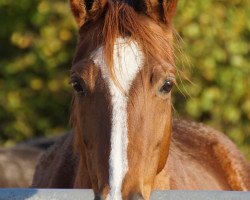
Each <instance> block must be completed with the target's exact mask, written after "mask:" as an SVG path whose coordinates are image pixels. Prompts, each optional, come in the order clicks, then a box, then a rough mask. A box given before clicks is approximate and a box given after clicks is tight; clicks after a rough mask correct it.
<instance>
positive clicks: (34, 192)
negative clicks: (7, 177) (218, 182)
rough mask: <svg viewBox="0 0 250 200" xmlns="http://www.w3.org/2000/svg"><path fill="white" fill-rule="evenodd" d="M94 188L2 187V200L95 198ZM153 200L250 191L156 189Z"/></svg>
mask: <svg viewBox="0 0 250 200" xmlns="http://www.w3.org/2000/svg"><path fill="white" fill-rule="evenodd" d="M93 199H94V195H93V192H92V190H80V189H74V190H73V189H0V200H93ZM151 200H250V192H231V191H230V192H228V191H181V190H179V191H176V190H171V191H155V192H153V193H152V195H151Z"/></svg>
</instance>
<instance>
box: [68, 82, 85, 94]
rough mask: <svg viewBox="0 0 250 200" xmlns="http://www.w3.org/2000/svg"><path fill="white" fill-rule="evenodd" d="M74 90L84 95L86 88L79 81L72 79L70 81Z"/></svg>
mask: <svg viewBox="0 0 250 200" xmlns="http://www.w3.org/2000/svg"><path fill="white" fill-rule="evenodd" d="M71 85H72V87H73V88H74V90H75V91H76V92H77V94H81V95H85V94H86V89H85V88H84V87H83V86H82V84H81V83H80V82H79V81H74V82H72V83H71Z"/></svg>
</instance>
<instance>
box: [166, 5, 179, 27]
mask: <svg viewBox="0 0 250 200" xmlns="http://www.w3.org/2000/svg"><path fill="white" fill-rule="evenodd" d="M177 2H178V0H163V1H162V7H163V16H164V21H165V22H166V23H167V24H169V23H171V22H172V19H173V17H174V14H175V10H176V7H177Z"/></svg>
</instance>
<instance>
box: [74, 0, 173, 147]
mask: <svg viewBox="0 0 250 200" xmlns="http://www.w3.org/2000/svg"><path fill="white" fill-rule="evenodd" d="M172 33H173V27H172V25H171V23H163V22H162V21H160V20H158V19H157V18H154V17H151V16H149V15H147V14H145V13H143V12H140V11H138V9H135V8H133V7H132V6H131V5H129V4H128V3H126V2H123V1H115V2H113V1H108V2H107V3H106V5H105V7H104V8H103V10H102V12H101V13H98V12H96V16H92V18H91V20H89V21H88V22H87V23H86V24H84V25H83V26H82V27H81V28H80V30H79V38H78V45H77V50H76V54H75V58H74V60H73V64H74V63H77V62H79V61H80V60H83V59H91V55H92V53H93V52H94V51H95V50H96V49H97V48H99V47H100V46H103V50H104V57H105V61H106V63H107V66H108V68H109V71H110V74H111V77H112V78H113V80H114V82H115V84H117V86H118V87H119V88H120V89H121V90H122V88H121V86H120V84H119V82H118V81H117V79H116V76H115V73H114V66H113V51H114V45H115V40H116V39H117V38H119V37H123V38H124V37H126V38H129V40H134V41H136V42H137V43H138V45H139V47H140V48H141V50H142V51H143V53H144V56H145V62H148V60H149V59H150V58H153V60H154V61H155V62H156V64H161V63H162V61H163V60H164V61H167V62H169V63H170V64H171V65H173V66H175V65H174V59H173V57H174V56H173V45H172V38H173V37H172ZM73 102H74V100H73ZM72 105H73V109H72V113H71V123H72V125H73V128H75V129H77V128H76V126H77V124H79V123H78V122H77V117H76V113H77V111H76V112H75V111H74V110H75V109H76V108H74V107H76V106H74V103H72ZM75 132H76V133H75V135H76V137H75V142H76V144H75V147H76V148H77V149H78V150H79V151H81V150H80V149H82V148H83V142H82V135H81V134H80V133H79V132H78V131H77V130H75Z"/></svg>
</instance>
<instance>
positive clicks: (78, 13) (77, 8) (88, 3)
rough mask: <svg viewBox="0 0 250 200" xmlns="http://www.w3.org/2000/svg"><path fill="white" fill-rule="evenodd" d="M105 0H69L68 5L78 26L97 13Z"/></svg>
mask: <svg viewBox="0 0 250 200" xmlns="http://www.w3.org/2000/svg"><path fill="white" fill-rule="evenodd" d="M106 2H107V0H70V7H71V10H72V13H73V15H74V17H75V20H76V22H77V24H78V26H79V27H81V26H82V25H84V24H85V23H86V22H87V21H88V20H89V19H90V18H94V17H95V15H97V14H98V13H99V12H98V11H100V10H102V8H103V7H104V5H105V4H106Z"/></svg>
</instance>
